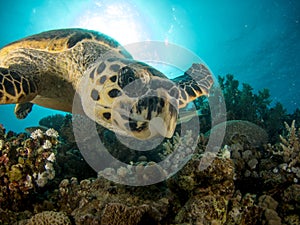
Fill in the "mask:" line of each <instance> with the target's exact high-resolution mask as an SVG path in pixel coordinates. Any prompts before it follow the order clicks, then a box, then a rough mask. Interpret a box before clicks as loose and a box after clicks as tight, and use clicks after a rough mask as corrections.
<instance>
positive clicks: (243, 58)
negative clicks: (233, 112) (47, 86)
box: [0, 0, 300, 131]
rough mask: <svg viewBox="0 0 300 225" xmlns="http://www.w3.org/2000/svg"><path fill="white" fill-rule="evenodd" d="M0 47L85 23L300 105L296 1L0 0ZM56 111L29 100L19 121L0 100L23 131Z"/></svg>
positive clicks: (8, 121) (5, 116)
mask: <svg viewBox="0 0 300 225" xmlns="http://www.w3.org/2000/svg"><path fill="white" fill-rule="evenodd" d="M0 21H1V23H0V30H1V36H0V47H1V46H4V45H6V44H8V43H10V42H12V41H14V40H17V39H19V38H22V37H24V36H27V35H31V34H34V33H38V32H41V31H45V30H50V29H57V28H66V27H83V28H88V29H94V30H98V31H101V32H103V33H106V34H108V35H110V36H112V37H113V38H115V39H117V40H118V41H119V42H120V43H122V44H125V45H126V44H130V43H132V42H137V41H144V40H161V41H168V42H170V43H175V44H178V45H181V46H183V47H185V48H188V49H190V50H192V51H193V52H194V53H196V54H197V55H199V56H200V57H201V58H202V59H203V60H204V61H205V62H206V64H207V65H208V66H209V67H210V69H211V70H212V71H213V72H214V74H215V75H222V76H224V75H226V74H227V73H230V74H234V75H235V77H236V78H237V79H238V80H239V81H240V82H241V83H242V82H245V83H249V84H250V85H251V86H252V87H254V88H255V91H257V90H260V89H262V88H268V89H270V91H271V95H272V98H273V101H274V102H276V101H279V102H281V103H283V105H284V107H285V108H287V109H288V111H289V112H293V110H294V109H295V108H297V107H299V104H300V101H299V99H300V1H298V0H291V1H287V0H278V1H275V0H248V1H241V0H210V1H207V0H198V1H191V0H190V1H179V0H176V1H174V0H173V1H171V0H166V1H160V0H154V1H141V0H140V1H134V0H131V1H130V0H129V1H125V0H124V1H122V0H119V1H114V0H110V1H103V0H90V1H86V0H81V1H75V0H64V1H60V0H51V1H50V0H48V1H46V0H44V1H43V0H39V1H33V0H31V1H23V0H14V1H0ZM55 113H57V111H53V110H49V109H44V108H41V107H37V106H35V107H34V110H33V112H32V113H31V114H30V115H29V116H28V118H26V119H25V120H17V119H15V117H14V114H13V106H11V105H5V106H3V105H1V106H0V115H1V117H0V123H2V124H4V126H5V127H6V128H7V129H10V130H14V131H23V129H24V128H25V127H28V126H33V125H37V124H38V121H39V120H40V119H41V118H43V117H45V116H47V115H51V114H55Z"/></svg>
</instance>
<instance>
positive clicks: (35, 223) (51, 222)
mask: <svg viewBox="0 0 300 225" xmlns="http://www.w3.org/2000/svg"><path fill="white" fill-rule="evenodd" d="M22 224H23V225H41V224H44V225H71V221H70V219H69V218H68V216H67V215H66V214H65V213H63V212H54V211H44V212H41V213H38V214H35V215H34V216H33V217H31V218H30V219H29V220H23V221H20V222H19V223H18V225H22Z"/></svg>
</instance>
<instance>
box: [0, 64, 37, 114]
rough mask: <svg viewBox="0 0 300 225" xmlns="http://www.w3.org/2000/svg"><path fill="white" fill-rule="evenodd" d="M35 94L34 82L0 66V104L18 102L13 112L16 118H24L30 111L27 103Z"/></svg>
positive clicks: (30, 104) (29, 104) (30, 105)
mask: <svg viewBox="0 0 300 225" xmlns="http://www.w3.org/2000/svg"><path fill="white" fill-rule="evenodd" d="M36 95H37V86H36V83H35V82H34V81H33V80H31V79H30V78H28V77H25V76H22V75H21V74H20V73H18V72H16V71H12V70H10V69H7V68H1V67H0V104H13V103H20V104H18V105H17V106H16V109H15V113H16V116H17V117H18V118H25V117H26V116H27V114H28V113H29V112H30V111H31V107H32V103H29V102H30V101H31V100H33V99H34V98H35V97H36Z"/></svg>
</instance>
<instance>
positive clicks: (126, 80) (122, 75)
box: [118, 66, 136, 88]
mask: <svg viewBox="0 0 300 225" xmlns="http://www.w3.org/2000/svg"><path fill="white" fill-rule="evenodd" d="M135 79H136V77H135V75H134V71H133V70H132V69H131V68H130V67H128V66H124V67H123V68H121V69H120V71H119V79H118V85H119V86H120V87H121V88H124V87H125V86H126V85H128V84H130V83H131V82H133V81H134V80H135Z"/></svg>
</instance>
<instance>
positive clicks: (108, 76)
mask: <svg viewBox="0 0 300 225" xmlns="http://www.w3.org/2000/svg"><path fill="white" fill-rule="evenodd" d="M88 77H89V78H88V79H87V82H88V83H87V84H85V86H86V85H87V86H86V88H84V89H82V90H83V95H82V94H80V95H81V99H82V96H84V99H82V104H83V109H84V111H85V113H86V114H87V115H88V116H89V117H90V118H91V119H93V120H94V121H96V122H97V123H99V124H101V125H103V126H104V127H106V128H108V129H110V130H113V131H114V132H116V133H118V134H122V135H126V136H132V137H134V138H137V139H141V140H147V139H150V138H152V137H155V136H158V135H161V136H163V137H168V138H170V137H172V136H173V133H174V131H175V127H176V122H177V116H178V99H177V98H176V96H174V95H172V94H171V93H173V92H176V91H177V87H176V86H175V85H174V84H173V82H172V81H170V80H168V79H167V78H165V76H164V75H163V74H161V73H160V72H159V71H158V70H156V69H154V68H153V67H151V66H149V65H147V64H145V63H141V62H137V61H134V60H127V59H126V60H124V59H122V60H120V59H115V60H111V59H110V60H106V61H103V62H101V63H100V64H97V65H95V67H94V68H92V69H91V70H90V71H89V73H88ZM87 87H88V88H87ZM86 90H89V91H88V92H87V91H86ZM177 92H178V91H177Z"/></svg>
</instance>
